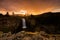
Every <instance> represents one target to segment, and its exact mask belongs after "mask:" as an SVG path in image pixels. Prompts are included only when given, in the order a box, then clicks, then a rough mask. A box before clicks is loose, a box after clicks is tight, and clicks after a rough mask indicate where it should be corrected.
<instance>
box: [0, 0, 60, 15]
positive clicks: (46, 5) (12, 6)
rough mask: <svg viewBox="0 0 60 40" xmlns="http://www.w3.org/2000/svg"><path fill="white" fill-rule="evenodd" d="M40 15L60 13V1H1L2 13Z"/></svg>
mask: <svg viewBox="0 0 60 40" xmlns="http://www.w3.org/2000/svg"><path fill="white" fill-rule="evenodd" d="M20 10H26V11H27V12H28V13H32V14H40V13H44V12H50V11H52V12H57V11H58V12H60V0H0V11H1V12H3V13H4V12H7V11H8V12H19V11H20Z"/></svg>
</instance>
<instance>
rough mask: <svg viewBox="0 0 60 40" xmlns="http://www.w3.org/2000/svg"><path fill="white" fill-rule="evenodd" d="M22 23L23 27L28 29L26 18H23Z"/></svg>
mask: <svg viewBox="0 0 60 40" xmlns="http://www.w3.org/2000/svg"><path fill="white" fill-rule="evenodd" d="M22 24H23V26H22V28H23V29H26V21H25V18H22Z"/></svg>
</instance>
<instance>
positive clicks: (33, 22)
mask: <svg viewBox="0 0 60 40" xmlns="http://www.w3.org/2000/svg"><path fill="white" fill-rule="evenodd" d="M22 18H23V17H21V16H10V15H8V13H7V14H6V15H2V14H0V31H3V32H8V31H11V32H12V33H15V32H16V33H17V32H20V31H22V30H23V29H22ZM24 18H25V20H26V26H27V28H26V29H25V30H26V31H32V32H35V31H45V32H47V33H52V34H60V12H55V13H53V12H47V13H43V14H40V15H30V16H26V17H24Z"/></svg>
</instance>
